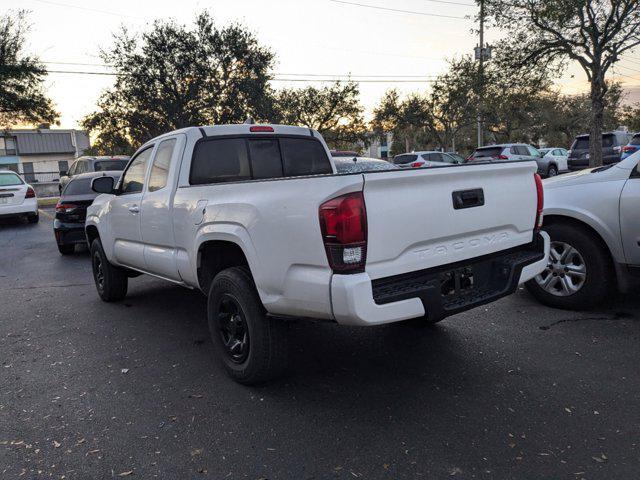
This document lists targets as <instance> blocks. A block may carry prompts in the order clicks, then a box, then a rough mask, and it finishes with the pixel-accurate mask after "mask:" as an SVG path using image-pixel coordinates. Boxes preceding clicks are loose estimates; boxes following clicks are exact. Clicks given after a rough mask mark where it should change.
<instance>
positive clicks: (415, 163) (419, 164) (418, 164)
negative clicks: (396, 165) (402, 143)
mask: <svg viewBox="0 0 640 480" xmlns="http://www.w3.org/2000/svg"><path fill="white" fill-rule="evenodd" d="M423 166H424V164H423V163H422V162H413V163H412V164H411V167H413V168H420V167H423Z"/></svg>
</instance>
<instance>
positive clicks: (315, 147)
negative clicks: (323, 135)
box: [280, 138, 332, 177]
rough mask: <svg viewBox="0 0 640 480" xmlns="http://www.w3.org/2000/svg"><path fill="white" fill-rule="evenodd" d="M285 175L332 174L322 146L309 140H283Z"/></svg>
mask: <svg viewBox="0 0 640 480" xmlns="http://www.w3.org/2000/svg"><path fill="white" fill-rule="evenodd" d="M280 148H281V149H282V161H283V168H284V175H285V176H287V177H295V176H299V175H319V174H326V173H332V170H331V163H329V157H327V153H326V152H325V150H324V148H322V144H321V143H320V142H319V141H317V140H312V139H310V138H309V139H307V138H281V139H280Z"/></svg>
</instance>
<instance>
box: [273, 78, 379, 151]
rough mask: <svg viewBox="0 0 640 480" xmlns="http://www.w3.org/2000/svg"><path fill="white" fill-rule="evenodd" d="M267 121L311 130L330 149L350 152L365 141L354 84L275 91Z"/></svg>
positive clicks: (364, 128) (356, 88) (358, 93)
mask: <svg viewBox="0 0 640 480" xmlns="http://www.w3.org/2000/svg"><path fill="white" fill-rule="evenodd" d="M271 121H272V122H274V123H284V124H288V125H303V126H306V127H309V128H313V129H315V130H317V131H318V132H320V133H321V134H322V136H323V137H324V139H325V140H326V142H327V144H329V146H330V147H332V148H339V149H351V148H354V145H358V144H359V143H360V142H364V141H365V133H366V127H365V123H364V117H363V108H362V105H361V103H360V90H359V88H358V85H357V84H356V83H354V82H346V83H342V82H336V83H334V84H333V85H330V86H326V87H322V88H316V87H306V88H302V89H293V88H292V89H282V90H279V91H277V92H276V93H275V98H274V114H273V118H272V119H271Z"/></svg>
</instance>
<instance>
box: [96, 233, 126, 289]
mask: <svg viewBox="0 0 640 480" xmlns="http://www.w3.org/2000/svg"><path fill="white" fill-rule="evenodd" d="M91 266H92V267H93V280H94V282H95V284H96V289H97V290H98V295H100V298H101V299H102V300H103V301H105V302H115V301H118V300H122V299H123V298H124V297H125V296H126V295H127V286H128V279H127V273H126V271H125V270H124V269H122V268H119V267H116V266H115V265H112V264H111V263H110V262H109V260H107V256H106V255H105V254H104V250H103V248H102V243H100V239H97V238H96V239H95V240H94V241H93V243H92V244H91Z"/></svg>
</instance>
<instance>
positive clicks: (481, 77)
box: [476, 0, 485, 148]
mask: <svg viewBox="0 0 640 480" xmlns="http://www.w3.org/2000/svg"><path fill="white" fill-rule="evenodd" d="M479 50H480V52H479V53H480V55H479V57H480V58H479V60H480V63H479V67H478V81H479V82H480V84H479V85H478V148H480V147H481V146H482V143H483V142H482V96H483V94H484V92H483V87H484V55H485V53H484V0H480V49H479ZM476 58H478V55H477V53H476Z"/></svg>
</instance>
